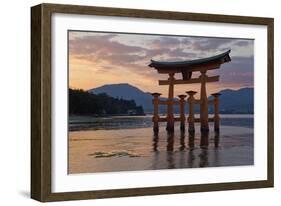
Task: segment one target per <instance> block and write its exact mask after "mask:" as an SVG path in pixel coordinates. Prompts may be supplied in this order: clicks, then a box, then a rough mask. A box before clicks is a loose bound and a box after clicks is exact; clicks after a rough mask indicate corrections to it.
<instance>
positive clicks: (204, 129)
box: [199, 70, 209, 132]
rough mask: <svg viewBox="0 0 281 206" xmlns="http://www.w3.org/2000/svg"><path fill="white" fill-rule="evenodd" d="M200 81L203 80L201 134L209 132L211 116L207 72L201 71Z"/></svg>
mask: <svg viewBox="0 0 281 206" xmlns="http://www.w3.org/2000/svg"><path fill="white" fill-rule="evenodd" d="M200 72H201V75H200V77H199V78H200V80H201V91H200V123H201V132H208V131H209V121H208V120H209V115H208V97H207V91H206V82H207V78H208V76H207V75H206V70H203V71H200Z"/></svg>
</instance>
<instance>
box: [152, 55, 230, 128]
mask: <svg viewBox="0 0 281 206" xmlns="http://www.w3.org/2000/svg"><path fill="white" fill-rule="evenodd" d="M229 53H230V50H228V51H226V52H224V53H222V54H219V55H216V56H212V57H208V58H204V59H196V60H189V61H177V62H163V61H154V60H151V63H150V64H149V66H150V67H153V68H155V69H156V70H157V71H158V73H160V74H168V75H169V77H168V79H167V80H159V85H168V86H169V90H168V100H167V103H165V102H163V101H159V99H158V98H159V96H160V95H159V94H158V93H154V95H153V94H152V95H153V96H154V101H153V102H154V115H155V109H156V108H155V107H156V106H155V102H156V103H157V104H159V103H160V104H166V105H167V117H166V118H160V117H159V116H158V108H157V118H155V117H154V118H153V121H154V123H155V119H157V120H159V121H166V122H167V127H166V129H167V130H168V131H174V122H175V121H177V120H181V129H184V125H183V123H182V121H183V119H185V116H184V114H182V113H184V106H182V104H184V103H185V100H184V98H185V97H184V96H182V95H179V98H180V100H179V102H177V101H174V85H177V84H195V83H201V88H200V99H199V100H196V99H195V98H194V97H193V95H194V94H195V93H196V92H193V91H189V92H187V94H188V95H189V98H188V103H189V107H191V108H192V110H194V106H193V104H196V103H199V104H200V120H199V121H200V123H201V126H200V128H201V131H202V132H204V131H206V132H208V131H209V121H215V130H216V131H218V130H219V114H218V101H219V100H218V97H219V94H218V93H216V94H213V96H214V100H213V101H212V102H210V101H209V100H208V97H207V91H206V83H207V82H217V81H219V76H211V77H208V76H207V74H206V73H207V71H208V70H212V69H219V68H220V65H221V64H223V63H226V62H229V61H231V58H230V56H229ZM193 72H200V73H201V75H200V76H199V77H198V78H192V73H193ZM176 73H182V79H175V77H174V75H175V74H176ZM155 94H157V95H156V96H157V100H156V101H155V99H156V98H155V97H156V96H155ZM210 103H213V104H214V108H215V109H214V111H215V116H214V118H209V115H208V105H209V104H210ZM174 104H180V105H181V106H180V117H179V118H175V117H174V112H173V105H174ZM191 104H192V105H191ZM191 108H189V117H188V121H191V122H189V131H192V130H194V125H193V124H192V120H193V123H194V122H196V121H198V120H197V119H195V118H194V111H191ZM191 113H192V114H193V117H192V114H191ZM156 125H157V126H154V131H158V129H156V128H158V121H157V124H156Z"/></svg>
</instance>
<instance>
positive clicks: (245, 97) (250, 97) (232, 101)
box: [89, 83, 254, 114]
mask: <svg viewBox="0 0 281 206" xmlns="http://www.w3.org/2000/svg"><path fill="white" fill-rule="evenodd" d="M89 92H90V93H93V94H101V93H106V94H107V95H109V96H111V97H114V98H119V99H125V100H135V102H136V104H137V105H139V106H142V107H143V109H144V112H145V113H152V112H153V105H152V96H151V95H150V94H149V93H148V92H143V91H142V90H140V89H138V88H137V87H135V86H132V85H130V84H125V83H124V84H107V85H103V86H101V87H97V88H93V89H90V90H89ZM220 93H221V94H222V95H221V96H220V112H221V113H225V114H226V113H227V114H232V113H236V114H238V113H239V114H241V113H247V114H251V113H253V109H254V89H253V88H242V89H239V90H231V89H225V90H222V91H220ZM163 99H165V98H163ZM209 99H212V97H209ZM174 110H175V112H177V110H178V109H177V108H175V109H174ZM209 110H210V112H213V107H210V109H209ZM165 111H166V108H165V106H164V105H163V106H161V107H160V108H159V112H160V113H165ZM186 111H188V110H186ZM198 111H199V107H197V108H196V112H198Z"/></svg>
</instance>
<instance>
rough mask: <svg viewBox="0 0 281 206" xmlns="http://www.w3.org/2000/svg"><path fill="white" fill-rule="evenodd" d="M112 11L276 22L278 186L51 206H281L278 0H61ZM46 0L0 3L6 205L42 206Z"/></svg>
mask: <svg viewBox="0 0 281 206" xmlns="http://www.w3.org/2000/svg"><path fill="white" fill-rule="evenodd" d="M45 2H48V3H71V4H83V5H95V6H109V7H127V8H140V9H154V10H155V9H156V10H172V11H186V12H201V13H204V12H205V13H218V14H232V15H250V16H265V17H274V18H275V91H276V92H275V105H276V107H275V188H273V189H272V188H270V189H255V190H237V191H224V192H206V193H194V194H180V195H162V196H151V197H134V198H115V199H106V200H87V201H79V202H77V201H72V202H57V203H47V205H93V204H95V205H124V206H125V205H147V204H149V205H162V206H165V205H169V206H170V205H179V204H189V205H196V206H200V205H216V206H220V205H227V206H234V205H235V206H237V205H280V203H278V201H279V202H280V200H281V172H280V169H281V164H280V162H281V140H280V136H281V127H280V125H278V123H279V122H280V120H281V119H280V118H281V116H280V114H281V111H280V107H279V105H280V104H281V101H280V100H281V98H280V94H281V93H280V89H279V88H280V87H281V78H280V77H281V72H280V66H281V64H280V60H281V56H280V55H281V47H278V45H280V38H281V13H280V5H278V3H279V2H278V1H274V0H267V1H259V0H255V1H250V0H248V1H245V0H212V1H210V0H184V1H183V0H167V1H163V0H162V1H161V0H154V1H151V0H120V1H116V0H115V1H114V0H108V1H102V0H99V1H97V0H84V1H83V0H80V1H75V0H68V1H67V0H61V1H45ZM39 3H41V1H36V0H29V1H15V0H8V1H2V2H1V12H0V15H1V20H0V21H1V33H0V37H1V38H0V54H1V55H0V57H1V58H0V59H1V63H0V71H1V73H0V84H1V87H0V88H1V99H0V128H1V130H0V131H1V133H0V134H1V135H0V136H1V144H0V153H1V155H0V162H1V164H2V165H1V170H0V188H1V189H0V190H1V198H0V202H1V205H29V206H32V205H39V204H40V203H38V202H36V201H34V200H31V199H29V184H30V177H29V175H30V170H29V167H30V166H29V165H30V156H29V154H30V7H31V6H33V5H36V4H39Z"/></svg>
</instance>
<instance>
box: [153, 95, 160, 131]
mask: <svg viewBox="0 0 281 206" xmlns="http://www.w3.org/2000/svg"><path fill="white" fill-rule="evenodd" d="M151 95H152V96H153V100H152V103H153V105H154V112H153V117H152V121H153V131H154V132H158V131H159V118H160V117H159V115H158V105H159V97H160V96H161V94H160V93H152V94H151Z"/></svg>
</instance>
